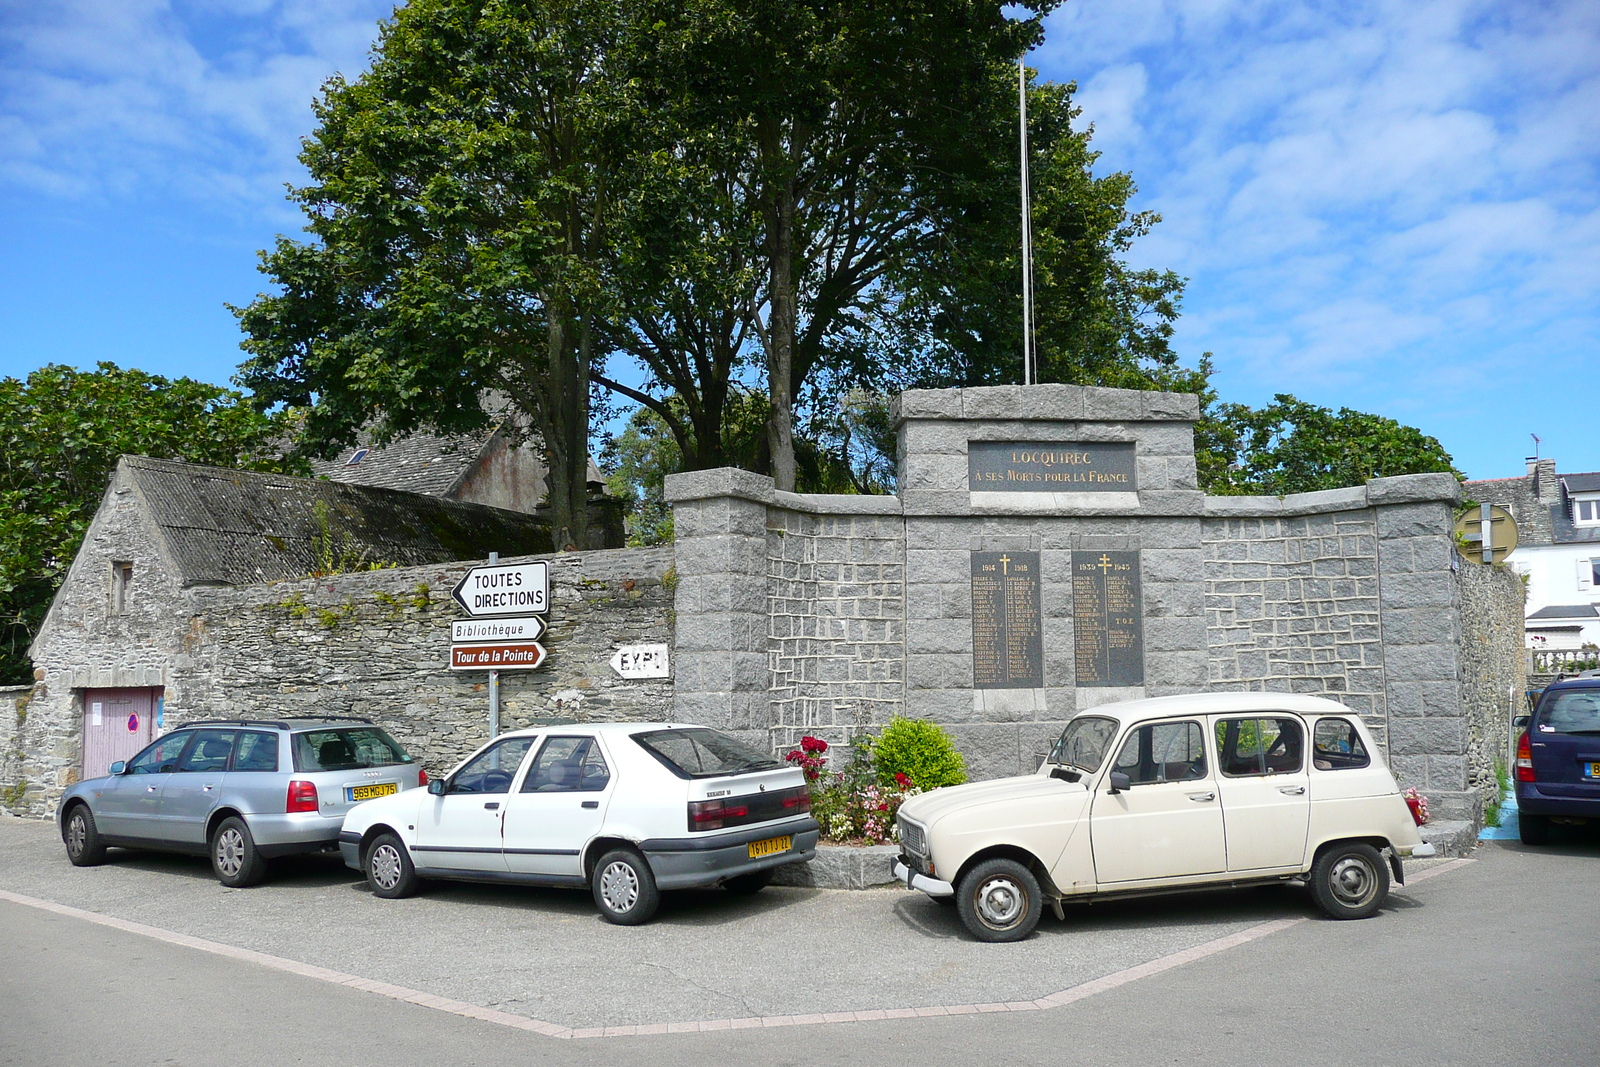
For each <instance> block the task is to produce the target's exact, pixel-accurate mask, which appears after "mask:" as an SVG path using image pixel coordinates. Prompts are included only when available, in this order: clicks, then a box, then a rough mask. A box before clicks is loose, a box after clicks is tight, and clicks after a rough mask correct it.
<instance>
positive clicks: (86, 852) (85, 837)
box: [61, 804, 106, 867]
mask: <svg viewBox="0 0 1600 1067" xmlns="http://www.w3.org/2000/svg"><path fill="white" fill-rule="evenodd" d="M61 839H62V840H63V841H64V842H66V846H67V859H69V860H71V861H72V865H73V866H74V867H93V866H95V865H96V864H99V863H104V862H105V859H106V846H105V842H104V841H101V840H100V830H99V828H98V827H96V826H95V824H94V813H93V812H91V811H90V810H89V805H87V804H77V805H74V806H73V809H72V810H71V811H70V812H68V813H67V822H66V825H65V826H64V827H62V830H61Z"/></svg>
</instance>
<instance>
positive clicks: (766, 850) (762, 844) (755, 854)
mask: <svg viewBox="0 0 1600 1067" xmlns="http://www.w3.org/2000/svg"><path fill="white" fill-rule="evenodd" d="M793 844H794V838H792V837H790V836H789V835H788V834H784V835H783V836H782V837H769V838H767V839H766V840H765V841H752V842H750V846H749V847H750V858H751V859H753V860H758V859H760V858H761V857H762V856H776V855H777V854H778V853H780V852H788V851H789V849H790V847H791V846H793Z"/></svg>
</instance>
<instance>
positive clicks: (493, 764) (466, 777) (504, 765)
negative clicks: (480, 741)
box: [450, 737, 533, 793]
mask: <svg viewBox="0 0 1600 1067" xmlns="http://www.w3.org/2000/svg"><path fill="white" fill-rule="evenodd" d="M532 745H533V738H531V737H508V738H506V739H505V740H504V741H501V742H499V743H497V744H494V745H491V746H489V747H488V748H486V749H484V750H483V751H482V752H480V753H478V754H477V755H476V756H474V757H473V758H472V760H471V762H469V763H468V764H467V765H466V766H465V767H463V768H461V769H460V770H459V771H457V772H456V773H455V775H454V776H453V777H452V778H451V779H450V792H452V793H509V792H511V779H513V778H515V777H516V776H517V768H518V767H520V766H521V765H522V757H524V756H526V755H527V754H528V749H529V748H530V747H531V746H532Z"/></svg>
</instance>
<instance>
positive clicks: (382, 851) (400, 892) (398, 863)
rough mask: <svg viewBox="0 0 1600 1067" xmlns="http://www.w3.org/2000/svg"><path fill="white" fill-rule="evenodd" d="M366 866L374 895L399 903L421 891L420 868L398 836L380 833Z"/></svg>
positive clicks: (373, 843)
mask: <svg viewBox="0 0 1600 1067" xmlns="http://www.w3.org/2000/svg"><path fill="white" fill-rule="evenodd" d="M362 866H363V867H364V868H365V869H366V872H367V884H368V885H370V886H371V887H372V892H373V895H374V896H380V897H383V898H385V899H387V900H398V899H399V898H400V897H409V896H411V895H412V894H413V893H415V892H416V891H417V887H418V885H419V879H418V878H417V868H416V866H415V865H414V864H413V863H412V862H411V854H410V853H409V852H407V851H406V846H405V842H403V841H401V840H400V839H399V838H398V837H396V836H395V835H394V834H379V835H378V836H377V837H376V838H375V839H374V840H373V842H372V845H371V847H369V848H368V849H367V862H366V863H364V864H363V865H362Z"/></svg>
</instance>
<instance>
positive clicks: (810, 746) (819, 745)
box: [800, 734, 828, 753]
mask: <svg viewBox="0 0 1600 1067" xmlns="http://www.w3.org/2000/svg"><path fill="white" fill-rule="evenodd" d="M800 747H801V748H803V749H805V750H806V751H807V752H819V753H820V752H826V751H828V742H826V741H824V740H823V739H822V738H820V737H812V736H811V735H810V734H807V735H806V736H805V737H802V738H801V739H800Z"/></svg>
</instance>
